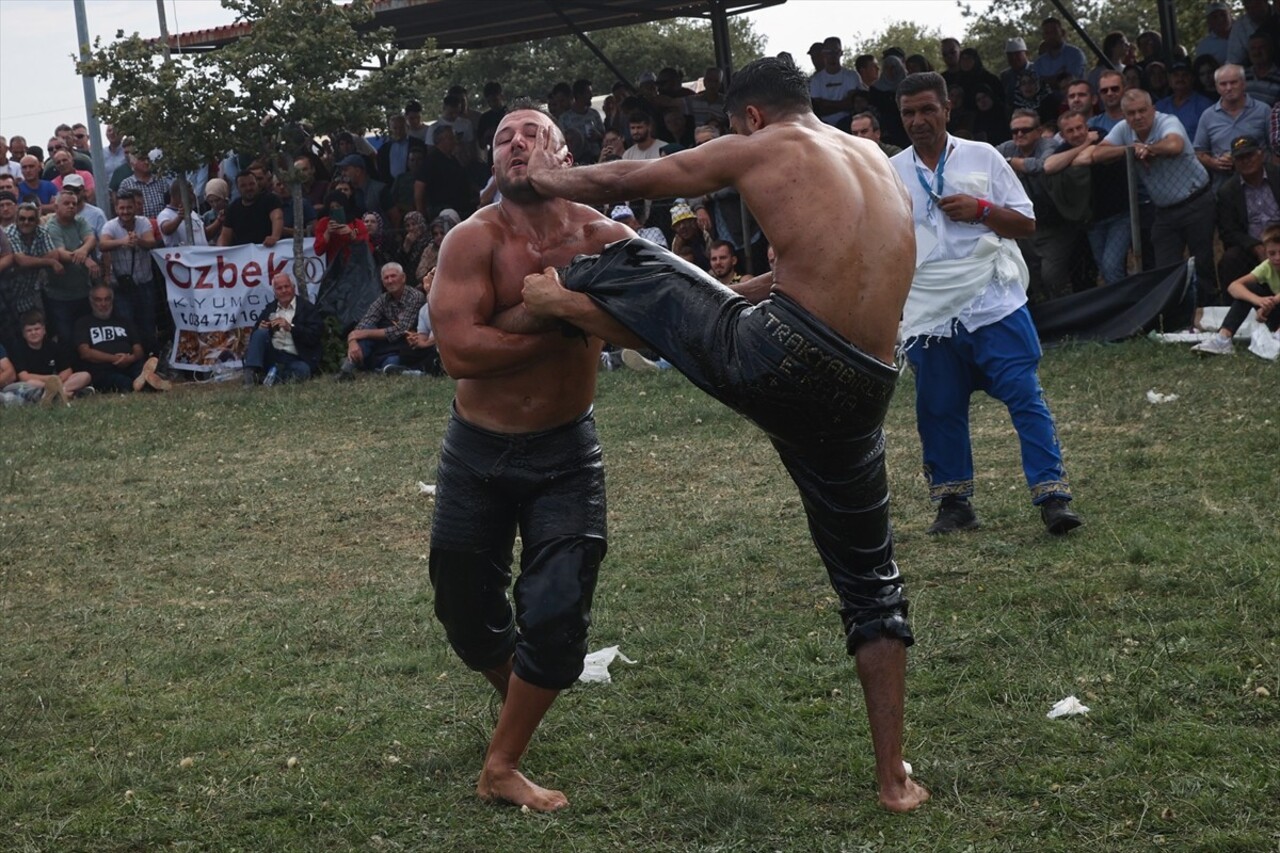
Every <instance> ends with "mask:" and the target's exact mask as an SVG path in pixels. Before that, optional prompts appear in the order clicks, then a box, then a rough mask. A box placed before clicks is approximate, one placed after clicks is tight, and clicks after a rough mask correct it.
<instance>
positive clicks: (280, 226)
mask: <svg viewBox="0 0 1280 853" xmlns="http://www.w3.org/2000/svg"><path fill="white" fill-rule="evenodd" d="M236 189H237V190H239V192H240V197H239V198H238V199H236V200H235V201H233V202H231V203H230V204H228V205H227V209H226V215H225V216H224V217H223V223H222V233H221V234H220V235H219V236H218V245H219V246H248V245H258V244H261V245H263V246H266V247H267V248H270V247H272V246H274V245H275V244H276V243H279V242H280V238H281V237H282V236H284V210H283V209H282V208H281V204H280V197H279V196H277V195H276V194H275V193H272V192H266V193H264V192H262V185H261V184H260V183H259V182H258V178H257V176H255V175H254V174H253V172H251V171H244V172H241V173H240V174H238V175H236ZM205 194H206V197H207V195H208V191H207V190H206V193H205Z"/></svg>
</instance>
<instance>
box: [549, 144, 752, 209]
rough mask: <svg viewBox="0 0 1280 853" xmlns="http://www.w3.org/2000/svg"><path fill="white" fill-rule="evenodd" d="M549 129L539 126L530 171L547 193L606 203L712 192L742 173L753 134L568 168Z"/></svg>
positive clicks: (730, 182)
mask: <svg viewBox="0 0 1280 853" xmlns="http://www.w3.org/2000/svg"><path fill="white" fill-rule="evenodd" d="M554 144H555V143H554V141H553V139H552V137H551V133H550V131H549V130H548V129H546V128H543V129H542V130H540V131H538V142H537V144H536V146H535V147H534V150H533V152H532V153H531V154H530V156H529V164H528V167H527V174H528V176H529V182H530V183H531V184H533V188H534V189H535V190H537V191H538V192H539V193H540V194H541V195H544V196H557V197H559V198H568V199H573V200H574V201H581V202H586V203H588V204H591V203H594V204H600V203H602V202H607V201H609V200H611V199H619V198H666V197H668V196H685V197H687V196H697V195H706V194H707V193H709V192H711V191H712V190H717V189H720V188H721V187H725V186H729V185H730V184H732V183H734V179H735V178H740V177H741V171H742V168H741V167H742V166H744V165H745V164H743V163H741V162H740V161H741V160H742V152H743V150H744V146H745V145H748V144H750V143H748V142H747V137H740V136H721V137H719V138H717V139H713V140H711V141H710V142H707V143H705V144H703V145H699V146H698V147H697V148H688V149H685V150H684V151H677V152H676V153H675V154H671V155H668V156H666V157H659V158H658V159H657V160H614V161H613V162H610V163H598V164H596V165H594V166H577V167H574V168H572V169H570V168H568V167H567V165H566V164H565V162H564V160H563V156H562V155H561V153H560V152H558V151H557V150H556V149H555V148H554Z"/></svg>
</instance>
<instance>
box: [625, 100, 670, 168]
mask: <svg viewBox="0 0 1280 853" xmlns="http://www.w3.org/2000/svg"><path fill="white" fill-rule="evenodd" d="M628 122H629V126H630V129H631V140H632V143H633V144H632V145H631V147H630V148H628V149H627V150H626V151H624V152H622V159H623V160H657V159H658V158H659V157H661V156H662V142H661V141H660V140H659V139H658V137H657V136H655V135H654V132H653V119H652V118H650V117H649V114H648V113H645V112H640V111H636V112H633V113H632V114H631V116H630V118H629V119H628Z"/></svg>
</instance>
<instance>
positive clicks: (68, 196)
mask: <svg viewBox="0 0 1280 853" xmlns="http://www.w3.org/2000/svg"><path fill="white" fill-rule="evenodd" d="M77 204H79V197H78V196H77V195H76V193H74V192H62V193H58V212H57V213H55V214H54V215H53V217H52V218H51V219H50V220H49V222H48V224H46V225H45V228H46V229H48V231H49V237H50V239H52V240H53V245H54V248H55V249H56V250H57V255H58V260H59V261H61V262H62V272H56V271H51V272H50V274H49V278H48V279H47V280H46V281H45V285H44V307H45V311H46V312H47V315H48V318H49V320H50V321H51V322H50V325H51V326H52V330H53V334H54V337H56V338H57V339H58V343H59V344H61V345H63V346H66V345H69V344H70V343H71V337H72V335H74V334H75V328H76V321H77V320H79V319H80V318H81V317H83V316H84V315H85V314H87V313H88V311H89V302H88V299H89V286H90V285H91V284H92V283H93V282H94V280H96V279H97V278H98V277H99V276H100V275H101V273H102V270H101V269H99V267H98V264H97V262H96V261H95V260H94V258H93V255H94V252H95V250H96V249H97V246H98V238H97V237H95V236H94V234H93V229H92V228H91V227H89V223H87V222H85V221H84V217H82V216H78V215H76V205H77ZM43 321H44V317H43V316H42V317H41V326H42V328H41V334H43V325H44V322H43ZM24 337H25V333H24Z"/></svg>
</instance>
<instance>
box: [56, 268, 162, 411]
mask: <svg viewBox="0 0 1280 853" xmlns="http://www.w3.org/2000/svg"><path fill="white" fill-rule="evenodd" d="M75 345H76V356H77V358H78V360H79V363H80V367H81V369H83V370H87V371H88V372H89V375H90V377H92V383H93V386H94V387H95V388H97V389H98V390H100V391H116V392H121V393H127V392H129V391H141V390H142V389H143V388H151V389H152V390H155V391H168V390H169V389H170V388H171V387H172V386H171V385H170V384H169V382H168V381H167V380H165V379H162V378H161V377H159V376H158V375H156V366H157V364H158V363H159V359H158V358H156V357H155V356H152V357H151V358H147V357H146V356H145V354H144V353H143V349H142V344H141V343H139V341H138V335H137V333H136V332H135V331H134V330H133V324H132V323H130V322H129V321H128V320H126V319H125V318H124V317H122V316H121V315H120V314H118V313H117V312H116V310H115V294H114V293H113V292H112V290H111V287H110V286H109V285H106V284H95V285H94V286H93V289H92V290H90V291H89V314H88V315H87V316H85V317H81V318H80V320H79V321H78V322H77V323H76V332H75Z"/></svg>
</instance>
